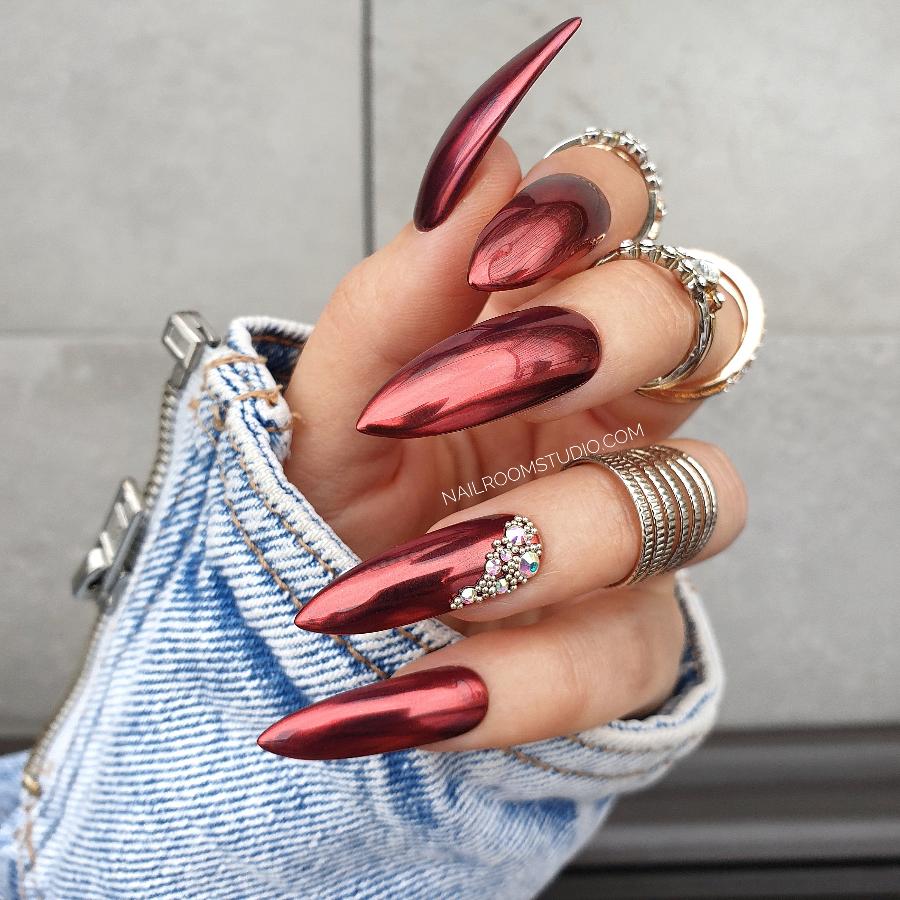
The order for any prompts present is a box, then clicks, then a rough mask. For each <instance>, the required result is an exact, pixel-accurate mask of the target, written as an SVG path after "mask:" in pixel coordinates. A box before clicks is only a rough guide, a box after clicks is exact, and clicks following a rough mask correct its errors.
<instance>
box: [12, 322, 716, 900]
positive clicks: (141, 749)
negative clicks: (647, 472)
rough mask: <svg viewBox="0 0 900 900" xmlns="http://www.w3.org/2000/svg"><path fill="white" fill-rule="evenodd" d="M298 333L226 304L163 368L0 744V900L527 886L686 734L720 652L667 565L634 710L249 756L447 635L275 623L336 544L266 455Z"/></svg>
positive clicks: (690, 736)
mask: <svg viewBox="0 0 900 900" xmlns="http://www.w3.org/2000/svg"><path fill="white" fill-rule="evenodd" d="M308 334H309V328H307V327H304V326H300V325H295V324H292V323H287V322H281V321H275V320H272V319H263V318H253V319H242V320H238V321H236V322H235V323H233V324H232V326H231V329H230V331H229V334H228V337H227V339H226V340H225V341H224V342H222V343H219V344H217V345H213V344H212V342H209V343H208V345H206V346H205V348H203V352H202V356H200V355H199V354H198V356H199V358H198V359H197V360H193V359H192V360H184V359H183V360H182V365H183V370H182V376H183V377H181V378H180V379H177V380H176V381H175V382H173V384H174V385H175V387H177V390H175V389H174V388H173V389H170V390H169V392H168V393H167V397H168V399H167V401H166V402H167V403H168V405H169V410H170V411H169V413H168V415H169V417H170V424H171V425H172V428H173V430H172V431H171V436H170V437H168V436H167V437H166V440H165V445H164V447H163V448H162V452H161V462H162V463H163V465H158V466H157V468H156V469H155V472H154V479H155V485H154V486H153V487H152V488H150V489H148V491H147V494H146V498H147V500H148V502H147V503H145V507H148V508H149V509H145V512H144V513H143V514H142V515H143V520H142V522H141V528H140V541H139V546H138V547H137V548H136V550H135V552H134V554H133V556H132V557H131V558H130V559H125V560H124V561H123V560H119V563H121V568H122V569H123V571H124V573H125V574H126V575H127V578H125V577H120V578H119V579H118V581H117V582H116V583H115V585H114V586H113V587H112V588H111V589H110V594H111V597H110V599H109V600H108V601H107V602H106V603H105V611H104V612H102V614H101V617H100V622H99V624H98V627H97V630H96V633H95V637H94V639H93V641H92V646H91V650H90V651H89V654H88V660H87V663H86V667H85V670H84V672H83V674H82V676H81V678H80V679H79V683H78V685H77V687H76V690H75V692H74V693H73V694H72V695H71V696H70V697H69V699H68V700H67V701H66V703H65V704H64V706H63V710H62V714H61V715H60V716H59V717H58V718H57V719H56V720H55V721H54V723H53V724H52V725H51V727H50V730H49V731H48V735H47V737H46V738H45V739H44V740H42V741H41V742H40V743H39V744H38V746H37V748H36V751H35V752H34V754H33V755H32V758H31V759H30V761H29V762H28V764H27V765H26V756H25V755H24V754H20V755H16V756H11V757H6V758H0V896H2V897H10V898H12V897H26V898H79V900H87V898H122V897H179V898H183V897H217V898H218V897H222V898H225V897H235V898H238V897H240V898H281V897H284V898H295V897H301V898H315V900H329V898H341V900H344V898H423V900H424V898H428V900H432V898H461V900H466V898H478V900H483V898H486V897H490V898H523V897H531V896H533V895H534V894H536V893H537V892H539V891H540V890H541V888H542V887H543V886H544V885H545V884H546V883H547V882H548V881H550V880H551V879H552V878H553V876H554V875H555V873H556V872H557V871H558V870H559V869H560V868H561V867H562V866H563V865H564V864H565V863H566V862H567V861H568V860H569V859H570V858H571V857H572V856H573V855H574V854H575V853H576V852H577V851H578V850H579V848H580V847H581V846H582V845H583V844H584V843H585V842H586V841H587V840H588V838H589V837H590V836H591V835H592V833H593V832H594V831H595V829H596V828H597V826H598V825H599V824H600V823H601V822H602V821H603V819H604V817H605V816H606V815H607V813H608V812H609V810H610V808H611V804H612V802H613V799H614V798H615V796H616V795H617V794H620V793H623V792H626V791H633V790H637V789H639V788H643V787H645V786H646V785H648V784H650V783H651V782H653V781H654V780H656V779H658V778H659V777H660V776H662V775H663V773H665V772H666V770H667V769H668V768H669V767H670V766H671V764H672V763H673V762H674V761H675V760H677V759H678V758H679V757H681V756H683V755H685V754H686V753H688V752H689V751H690V750H691V749H692V748H694V747H695V746H696V745H697V744H698V743H699V742H700V741H701V740H702V739H703V737H704V736H705V734H706V733H707V731H708V730H709V728H710V726H711V724H712V721H713V718H714V716H715V711H716V707H717V703H718V699H719V695H720V692H721V686H722V675H721V668H720V664H719V659H718V653H717V650H716V647H715V644H714V641H713V638H712V636H711V634H710V628H709V624H708V622H707V619H706V617H705V615H704V613H703V610H702V607H701V604H700V601H699V599H698V598H697V597H696V596H695V594H694V593H693V592H692V591H691V589H690V587H689V585H688V584H687V582H686V581H685V580H684V579H683V578H681V577H680V578H679V581H678V593H679V599H680V602H681V605H682V609H683V612H684V616H685V620H686V622H687V626H688V627H687V634H688V639H687V642H686V646H685V650H684V657H683V664H682V668H681V673H680V678H679V681H678V684H677V687H676V690H675V692H674V693H673V696H672V697H671V698H670V699H669V701H668V702H667V703H666V704H665V705H664V706H663V707H662V708H661V709H660V710H659V711H658V712H657V713H656V714H654V715H652V716H649V717H647V718H645V719H641V720H629V721H615V722H610V723H608V724H606V725H603V726H601V727H598V728H595V729H592V730H591V731H586V732H583V733H581V734H572V735H568V736H566V737H560V738H556V739H554V740H547V741H540V742H537V743H533V744H526V745H523V746H517V747H509V748H506V749H503V750H483V751H476V752H466V753H429V752H424V751H419V750H410V751H404V752H399V753H392V754H387V755H384V756H374V757H367V758H360V759H346V760H337V761H325V762H305V761H298V760H291V759H286V758H282V757H277V756H273V755H272V754H270V753H264V752H263V751H261V750H260V749H259V748H258V747H257V745H256V737H257V735H258V734H259V733H260V732H261V731H262V730H263V729H264V728H265V727H266V726H268V725H270V724H271V723H272V722H274V721H275V720H277V719H279V718H280V717H281V716H283V715H285V714H286V713H288V712H291V711H293V710H295V709H298V708H299V707H302V706H304V705H306V704H309V703H312V702H315V701H317V700H321V699H323V698H325V697H328V696H330V695H332V694H334V693H337V692H338V691H344V690H348V689H350V688H354V687H357V686H359V685H362V684H366V683H368V682H371V681H373V680H375V679H379V678H386V677H388V676H390V675H391V673H393V672H394V671H395V670H396V669H398V668H399V667H400V666H402V665H403V664H405V663H408V662H410V661H411V660H412V659H414V658H416V657H417V656H420V655H422V654H424V653H429V652H431V651H432V650H436V649H437V648H439V647H441V646H444V645H446V644H448V643H451V642H453V641H456V640H458V639H459V638H460V635H459V634H457V633H456V632H455V631H454V630H453V629H451V628H450V627H448V626H447V625H444V624H443V623H441V622H439V621H437V620H431V621H424V622H419V623H417V624H414V625H411V626H409V627H408V628H404V629H394V630H391V631H383V632H378V633H375V634H366V635H353V636H349V637H338V636H329V635H323V634H314V633H311V632H305V631H301V630H300V629H298V628H296V627H295V626H294V624H293V618H294V613H295V612H296V608H297V607H299V606H301V605H303V604H304V603H305V602H306V601H307V600H308V599H309V598H311V597H312V596H313V595H314V594H315V593H316V592H317V591H319V590H320V589H321V588H323V587H324V586H325V585H326V584H328V582H329V581H330V580H331V579H333V578H334V577H335V576H336V575H337V574H339V573H341V572H343V571H345V570H346V569H348V568H350V567H352V566H353V565H355V564H356V563H357V562H358V559H357V558H356V557H355V556H354V554H353V552H352V551H351V550H349V549H348V548H347V547H346V546H345V545H344V544H343V543H342V542H341V540H340V539H339V538H338V537H337V536H336V535H335V533H334V532H333V531H332V530H331V528H330V527H329V526H328V524H327V523H326V522H324V521H323V520H322V519H321V518H320V517H319V516H318V515H317V513H316V511H315V510H314V509H313V508H312V507H311V506H310V504H309V503H308V502H307V501H306V499H305V498H304V497H303V496H302V495H301V494H300V493H299V492H298V491H297V490H296V488H294V487H293V486H292V485H291V484H290V483H289V482H288V481H287V480H286V478H285V475H284V472H283V470H282V466H281V461H282V460H283V459H284V458H285V455H286V454H287V452H288V448H289V446H290V429H291V425H292V418H291V414H290V411H289V410H288V407H287V405H286V403H285V401H284V400H283V399H282V397H281V394H280V389H281V387H282V386H283V385H284V384H285V383H286V381H287V379H288V377H289V375H290V372H291V369H292V367H293V365H294V363H295V361H296V357H297V355H298V353H299V352H300V350H301V349H302V346H303V342H304V340H305V339H306V337H307V336H308ZM169 337H170V338H172V335H171V334H170V335H169ZM175 337H176V338H177V335H176V336H175ZM170 343H171V341H170ZM175 343H177V340H176V341H175ZM182 355H183V354H182ZM194 362H196V363H197V364H196V365H193V363H194ZM180 382H183V385H182V384H181V383H180ZM120 499H121V498H120ZM149 500H152V501H153V502H152V504H151V503H150V502H149ZM128 508H129V507H128V497H127V496H126V497H125V498H124V501H123V506H121V507H120V508H119V512H122V511H123V510H125V511H126V512H127V510H128ZM127 520H128V517H127V516H125V517H124V519H123V520H122V521H124V522H126V524H127ZM120 524H121V523H120ZM126 530H127V529H126ZM106 562H108V560H106ZM103 572H106V574H105V575H103V574H102V572H101V575H102V577H108V574H109V573H108V571H107V570H103ZM98 577H100V576H98ZM23 767H24V772H23ZM23 781H24V785H25V786H24V787H23V786H21V784H22V782H23Z"/></svg>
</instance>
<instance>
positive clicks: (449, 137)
mask: <svg viewBox="0 0 900 900" xmlns="http://www.w3.org/2000/svg"><path fill="white" fill-rule="evenodd" d="M580 24H581V19H579V18H575V19H568V20H567V21H565V22H563V23H562V24H561V25H558V26H557V27H556V28H554V29H553V30H552V31H550V32H548V33H547V34H545V35H544V36H543V37H542V38H539V39H538V40H536V41H535V42H534V43H533V44H531V45H530V46H528V47H526V48H525V49H524V50H522V51H521V53H519V54H518V55H517V56H514V57H513V58H512V59H511V60H510V61H509V62H508V63H507V64H506V65H505V66H503V68H501V69H498V70H497V71H496V72H495V73H494V74H493V75H492V76H491V77H490V78H489V79H488V80H487V81H486V82H485V83H484V84H483V85H482V86H481V87H480V88H478V90H477V91H475V93H474V94H472V96H471V97H469V99H468V100H467V101H466V102H465V103H464V104H463V106H462V108H461V109H460V111H459V112H458V113H457V114H456V116H455V117H454V118H453V121H452V122H451V123H450V124H449V125H448V126H447V130H446V131H445V132H444V133H443V135H442V136H441V139H440V140H439V141H438V143H437V146H436V147H435V148H434V153H432V154H431V159H430V160H429V161H428V165H427V167H426V168H425V174H424V176H423V177H422V184H421V186H420V187H419V196H418V199H417V200H416V209H415V213H414V214H413V221H414V222H415V226H416V228H418V229H419V231H430V230H431V229H432V228H435V227H436V226H438V225H440V224H441V222H443V221H444V219H446V218H447V216H449V215H450V213H451V212H452V211H453V208H454V207H455V206H456V202H457V200H459V197H460V194H462V192H463V190H464V189H465V186H466V184H467V183H468V181H469V179H470V178H471V176H472V173H473V172H474V171H475V169H476V167H477V166H478V163H479V162H480V161H481V159H482V157H483V156H484V154H485V153H486V152H487V150H488V148H489V147H490V145H491V142H492V141H493V140H494V138H495V137H496V136H497V134H498V133H499V131H500V129H501V128H502V127H503V125H504V124H505V123H506V120H507V119H508V118H509V117H510V115H512V112H513V110H514V109H515V108H516V107H517V106H518V105H519V101H520V100H521V99H522V98H523V97H524V96H525V94H526V93H527V92H528V89H529V88H530V87H531V86H532V85H533V84H534V82H535V81H536V80H537V78H538V76H539V75H540V74H541V72H543V71H544V69H546V68H547V66H548V65H549V64H550V62H551V60H552V59H553V57H554V56H556V54H557V53H559V51H560V50H562V48H563V46H564V45H565V43H566V41H568V40H569V38H570V37H572V35H573V34H574V33H575V32H576V31H577V30H578V26H579V25H580Z"/></svg>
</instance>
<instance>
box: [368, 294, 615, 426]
mask: <svg viewBox="0 0 900 900" xmlns="http://www.w3.org/2000/svg"><path fill="white" fill-rule="evenodd" d="M599 365H600V339H599V338H598V337H597V332H596V331H595V330H594V327H593V325H591V323H590V322H589V321H588V320H587V319H586V318H585V317H584V316H582V315H580V314H579V313H576V312H570V311H569V310H565V309H560V308H559V307H556V306H533V307H530V308H529V309H523V310H516V311H515V312H511V313H507V314H506V315H503V316H497V317H496V318H494V319H485V321H483V322H479V323H478V324H477V325H474V326H472V327H471V328H467V329H466V330H465V331H460V332H459V333H458V334H455V335H453V337H449V338H447V340H445V341H441V342H440V343H439V344H435V345H434V346H433V347H431V348H430V349H429V350H426V351H425V352H424V353H422V354H420V355H419V356H417V357H416V358H415V359H414V360H412V361H411V362H409V363H407V364H406V365H405V366H404V367H403V368H402V369H400V371H399V372H397V373H396V374H395V375H394V376H393V377H392V378H391V379H390V380H389V381H388V382H387V383H386V384H385V385H384V386H383V387H382V388H381V390H379V391H378V393H377V394H375V396H374V397H372V399H371V400H370V401H369V402H368V404H367V405H366V408H365V409H364V410H363V411H362V415H360V417H359V421H358V422H357V423H356V427H357V429H358V430H359V431H362V432H364V433H365V434H373V435H381V436H384V437H392V438H416V437H425V436H427V435H435V434H446V433H448V432H450V431H458V430H459V429H460V428H471V427H472V426H474V425H482V424H484V423H485V422H490V421H492V420H494V419H499V418H502V417H503V416H508V415H511V414H512V413H515V412H519V411H520V410H523V409H528V408H529V407H531V406H535V405H537V404H538V403H543V402H544V401H546V400H550V399H551V398H552V397H557V396H559V395H560V394H564V393H566V391H571V390H572V389H573V388H576V387H578V386H579V385H581V384H584V382H586V381H587V380H588V379H589V378H590V377H591V376H592V375H593V374H594V372H596V371H597V367H598V366H599Z"/></svg>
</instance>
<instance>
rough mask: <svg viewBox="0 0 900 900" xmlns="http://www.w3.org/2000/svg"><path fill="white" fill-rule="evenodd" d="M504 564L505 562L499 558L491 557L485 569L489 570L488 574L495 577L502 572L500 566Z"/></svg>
mask: <svg viewBox="0 0 900 900" xmlns="http://www.w3.org/2000/svg"><path fill="white" fill-rule="evenodd" d="M502 565H503V564H502V563H501V562H500V560H499V559H493V558H491V559H489V560H488V561H487V562H486V563H485V564H484V571H485V572H487V574H488V575H490V576H492V577H493V576H494V575H497V574H498V573H499V572H500V568H501V566H502Z"/></svg>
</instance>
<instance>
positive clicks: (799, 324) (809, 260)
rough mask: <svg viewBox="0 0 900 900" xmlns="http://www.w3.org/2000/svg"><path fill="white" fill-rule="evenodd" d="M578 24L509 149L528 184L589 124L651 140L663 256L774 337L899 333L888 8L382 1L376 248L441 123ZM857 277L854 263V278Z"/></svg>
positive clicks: (521, 113)
mask: <svg viewBox="0 0 900 900" xmlns="http://www.w3.org/2000/svg"><path fill="white" fill-rule="evenodd" d="M573 12H581V13H582V15H583V16H584V24H583V25H582V27H581V29H580V30H579V32H578V33H577V34H576V35H575V36H574V37H573V38H572V40H571V41H570V42H569V44H568V45H567V46H566V47H565V49H564V50H563V51H562V53H560V55H559V56H558V57H557V58H556V60H554V62H553V63H552V64H551V66H550V68H548V69H547V71H546V72H545V73H544V74H543V75H542V76H541V78H540V80H539V81H538V82H537V84H536V85H535V87H534V88H533V89H532V91H531V92H530V93H529V94H528V96H527V97H526V98H525V100H524V101H523V102H522V104H521V106H520V107H519V108H518V110H517V111H516V112H515V113H514V114H513V116H512V118H511V119H510V121H509V122H508V123H507V125H506V127H505V128H504V131H503V136H504V137H505V138H506V139H508V140H509V141H510V142H511V143H512V145H513V147H514V148H515V149H516V150H517V151H518V152H519V154H520V159H521V161H522V165H523V168H525V169H527V168H528V167H529V166H530V165H532V164H533V163H534V162H535V161H537V160H538V159H539V158H540V156H541V155H542V154H543V152H545V151H546V150H547V148H549V147H550V146H552V145H553V144H554V143H556V142H557V141H558V140H560V139H561V138H563V137H567V136H569V135H571V134H574V133H575V132H577V131H579V130H580V129H581V128H582V127H583V126H585V125H589V124H595V125H598V126H601V127H607V128H627V129H629V130H631V131H632V132H634V133H635V134H637V135H638V136H639V137H641V139H642V140H644V141H646V142H647V143H648V145H649V147H650V150H651V153H652V155H653V158H654V160H655V161H656V162H657V164H658V165H659V167H660V172H661V173H662V175H663V179H664V181H665V184H666V198H667V200H668V202H669V207H670V216H669V218H668V220H667V222H666V228H665V231H664V232H663V234H664V236H665V239H666V240H667V241H671V242H674V243H682V244H686V245H688V246H700V247H703V246H708V247H710V248H711V249H716V250H718V251H719V252H720V253H723V254H724V255H726V256H728V255H731V256H733V257H734V258H735V259H736V260H738V261H740V262H741V263H742V264H744V265H745V267H746V268H747V269H748V270H749V271H751V272H753V273H754V276H755V277H756V278H757V279H758V281H759V283H760V285H761V287H762V288H764V289H765V291H766V294H767V296H768V297H769V300H770V315H771V323H770V324H771V327H772V328H773V329H776V330H779V331H781V330H788V331H792V332H800V333H808V332H815V333H826V334H842V333H844V332H845V331H848V330H849V331H856V330H859V329H866V330H869V329H876V328H881V327H884V326H897V325H898V324H900V304H897V303H891V302H888V297H889V294H890V291H891V288H890V287H888V286H890V285H893V284H895V283H896V281H897V279H898V275H900V272H898V263H897V259H896V254H892V253H877V252H873V251H872V250H871V249H870V246H871V238H872V236H873V235H884V234H890V233H892V231H893V230H894V223H895V219H896V214H895V211H894V208H893V205H892V204H891V202H890V201H889V199H888V197H889V194H890V191H889V189H887V188H886V181H885V178H886V177H888V178H889V176H886V172H887V171H888V170H889V169H890V167H891V162H892V161H893V160H895V159H896V147H897V144H898V141H900V119H898V118H897V116H892V115H890V113H889V110H892V109H893V108H894V107H895V106H896V103H895V99H894V85H896V84H897V82H898V78H900V54H898V53H897V52H896V40H895V39H894V36H895V35H896V34H897V29H898V27H900V5H898V4H896V3H891V2H888V0H882V2H859V3H840V2H821V0H819V2H812V0H809V2H797V0H787V2H784V3H778V4H775V3H769V4H745V3H721V2H712V0H706V2H699V0H683V2H679V3H663V2H656V3H650V4H648V3H618V4H616V3H599V2H594V3H582V4H581V5H580V7H570V8H567V9H566V8H563V7H561V6H560V5H559V4H554V3H549V2H546V0H543V2H541V0H530V2H523V0H494V2H491V3H475V2H469V3H466V2H461V3H453V4H447V3H442V2H440V0H390V2H385V0H376V2H375V13H374V36H375V37H374V61H375V66H374V85H375V100H374V107H375V150H376V186H377V225H378V239H379V242H380V243H384V242H385V241H386V240H388V239H389V238H390V236H391V235H392V234H393V233H394V232H395V231H396V230H397V229H398V228H399V227H400V226H401V225H402V224H403V223H404V222H406V221H407V220H408V219H409V217H410V215H411V212H412V206H413V202H414V200H415V196H416V190H417V188H418V182H419V178H420V177H421V173H422V171H423V169H424V167H425V163H426V161H427V160H428V157H429V155H430V153H431V150H432V149H433V147H434V144H435V142H436V141H437V139H438V137H439V136H440V134H441V132H442V131H443V129H444V127H445V126H446V124H447V123H448V122H449V121H450V118H451V117H452V116H453V114H454V113H455V112H456V110H457V109H458V108H459V106H460V105H461V104H462V102H463V101H464V100H465V99H466V98H467V97H468V96H469V94H470V93H471V92H472V91H473V90H474V88H475V87H477V85H478V84H480V83H481V82H482V81H483V80H484V79H485V78H486V77H487V76H488V75H490V74H491V73H492V72H493V71H494V70H495V69H496V68H497V67H498V66H499V65H500V64H501V63H503V62H505V61H506V59H507V58H508V57H509V56H511V55H512V54H513V53H515V52H517V51H518V50H519V49H520V48H522V47H524V46H525V45H527V44H528V43H530V42H531V41H532V40H534V38H535V37H537V36H538V35H540V34H542V33H543V32H544V31H545V30H547V29H548V28H550V27H551V26H552V25H554V24H556V22H558V21H559V20H561V19H562V18H564V17H565V16H566V15H571V14H572V13H573ZM862 260H865V263H864V264H860V263H861V261H862Z"/></svg>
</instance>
